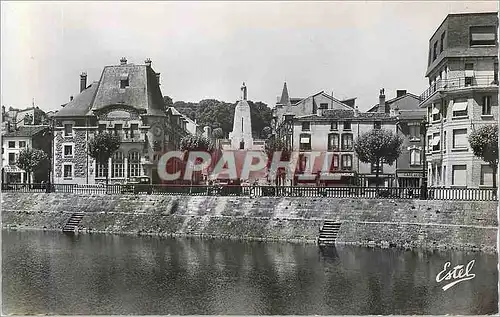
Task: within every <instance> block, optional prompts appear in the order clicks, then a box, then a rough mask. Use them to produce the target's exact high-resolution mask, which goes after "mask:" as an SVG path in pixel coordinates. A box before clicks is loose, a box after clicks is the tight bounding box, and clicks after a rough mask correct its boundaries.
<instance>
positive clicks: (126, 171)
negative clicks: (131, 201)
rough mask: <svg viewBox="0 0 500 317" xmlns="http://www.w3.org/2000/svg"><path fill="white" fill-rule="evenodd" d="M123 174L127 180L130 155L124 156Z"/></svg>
mask: <svg viewBox="0 0 500 317" xmlns="http://www.w3.org/2000/svg"><path fill="white" fill-rule="evenodd" d="M123 176H125V181H126V180H127V179H128V157H127V156H124V158H123Z"/></svg>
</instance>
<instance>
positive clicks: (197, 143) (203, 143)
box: [180, 134, 215, 184]
mask: <svg viewBox="0 0 500 317" xmlns="http://www.w3.org/2000/svg"><path fill="white" fill-rule="evenodd" d="M180 149H181V151H184V162H186V163H187V164H189V163H188V159H189V152H191V151H202V152H208V153H210V154H212V153H213V152H214V150H215V145H214V143H213V142H212V140H210V139H209V138H207V137H205V136H203V135H199V134H197V135H188V136H185V137H184V138H182V139H181V143H180ZM200 161H201V158H197V159H196V160H195V162H192V163H191V164H195V163H196V164H197V163H200ZM193 176H194V175H193V174H192V175H191V184H192V183H193Z"/></svg>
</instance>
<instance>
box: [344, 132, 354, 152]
mask: <svg viewBox="0 0 500 317" xmlns="http://www.w3.org/2000/svg"><path fill="white" fill-rule="evenodd" d="M342 151H352V134H350V133H344V134H342Z"/></svg>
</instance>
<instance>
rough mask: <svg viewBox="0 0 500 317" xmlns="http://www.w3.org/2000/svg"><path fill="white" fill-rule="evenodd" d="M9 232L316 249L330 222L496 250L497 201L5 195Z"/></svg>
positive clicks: (359, 235) (421, 243) (363, 235)
mask: <svg viewBox="0 0 500 317" xmlns="http://www.w3.org/2000/svg"><path fill="white" fill-rule="evenodd" d="M2 200H3V201H2V203H3V212H2V224H3V228H7V229H16V230H19V229H40V230H57V231H61V230H62V227H63V226H64V225H65V223H66V222H67V221H68V219H69V217H70V216H71V215H72V214H73V213H75V212H83V213H84V217H83V219H82V221H81V222H80V224H79V227H80V232H81V233H87V232H94V233H108V234H109V233H112V234H133V235H157V236H172V237H181V236H182V237H202V238H213V239H220V238H225V239H235V240H257V241H288V242H293V243H315V242H316V240H317V237H318V235H319V230H320V228H321V226H322V225H323V222H324V221H325V220H331V221H335V222H340V223H341V224H342V225H341V227H340V231H339V234H338V236H337V240H336V241H337V243H339V244H353V245H360V246H381V247H389V246H392V247H401V248H425V249H461V250H476V251H484V252H496V239H497V228H498V223H497V218H496V205H497V203H496V202H481V201H436V200H434V201H421V200H393V199H355V198H347V199H337V198H307V197H260V198H250V197H205V196H160V195H103V194H94V195H90V194H63V193H53V194H45V193H3V195H2Z"/></svg>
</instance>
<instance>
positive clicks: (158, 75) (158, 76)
mask: <svg viewBox="0 0 500 317" xmlns="http://www.w3.org/2000/svg"><path fill="white" fill-rule="evenodd" d="M150 65H151V64H150ZM155 75H156V81H158V86H159V85H160V73H155Z"/></svg>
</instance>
